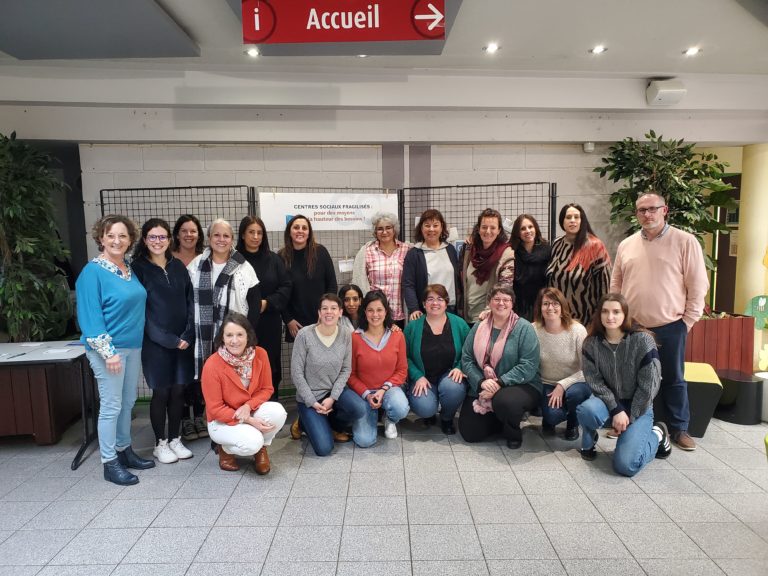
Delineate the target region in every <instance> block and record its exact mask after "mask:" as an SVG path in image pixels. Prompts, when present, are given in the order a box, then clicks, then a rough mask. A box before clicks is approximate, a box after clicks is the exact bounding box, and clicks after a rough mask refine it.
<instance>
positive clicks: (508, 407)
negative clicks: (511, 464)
mask: <svg viewBox="0 0 768 576" xmlns="http://www.w3.org/2000/svg"><path fill="white" fill-rule="evenodd" d="M474 400H475V398H471V397H469V396H467V397H466V398H465V399H464V403H463V404H462V405H461V412H459V432H460V433H461V436H462V437H463V438H464V440H465V441H467V442H482V441H483V440H486V439H487V438H488V437H489V436H492V435H493V434H497V433H499V432H501V434H502V435H503V436H504V438H505V439H507V440H522V438H523V434H522V432H521V431H520V421H521V420H522V419H523V414H525V413H526V412H530V411H532V410H533V409H535V408H536V407H537V406H538V405H539V402H540V401H541V394H540V393H539V391H538V390H536V388H534V387H533V386H531V385H530V384H519V385H517V386H505V387H504V388H502V389H501V390H499V391H498V392H496V395H495V396H494V397H493V400H491V405H492V406H493V412H489V413H488V414H478V413H477V412H475V411H474V409H473V408H472V402H473V401H474Z"/></svg>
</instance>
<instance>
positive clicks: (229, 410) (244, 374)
mask: <svg viewBox="0 0 768 576" xmlns="http://www.w3.org/2000/svg"><path fill="white" fill-rule="evenodd" d="M213 350H214V353H213V354H211V356H210V357H209V358H208V360H207V361H206V362H205V366H204V367H203V375H202V385H203V396H204V397H205V405H206V412H207V415H208V434H209V435H210V437H211V440H213V441H214V442H215V443H216V444H219V467H220V468H221V469H222V470H227V471H236V470H239V469H240V467H239V465H238V464H237V460H236V459H235V457H236V456H242V457H247V456H253V457H254V467H255V468H256V473H257V474H261V475H264V474H267V473H268V472H269V470H270V464H269V455H268V454H267V446H269V445H270V444H272V439H273V438H274V437H275V435H276V434H277V433H278V432H279V431H280V429H281V428H282V427H283V425H284V424H285V419H286V417H287V414H286V412H285V408H283V407H282V405H280V404H279V403H278V402H270V401H269V399H270V398H271V397H272V393H273V391H274V390H273V388H272V371H271V368H270V365H269V358H268V356H267V352H266V351H265V350H264V349H263V348H260V347H258V346H256V333H255V332H254V330H253V327H252V326H251V324H250V322H248V319H247V318H246V317H245V316H243V315H242V314H239V313H237V312H230V313H229V314H228V315H227V316H226V317H225V318H224V322H223V323H222V325H221V328H220V329H219V331H218V333H217V334H216V338H215V339H214V341H213Z"/></svg>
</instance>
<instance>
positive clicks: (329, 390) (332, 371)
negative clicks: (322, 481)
mask: <svg viewBox="0 0 768 576" xmlns="http://www.w3.org/2000/svg"><path fill="white" fill-rule="evenodd" d="M341 306H342V304H341V299H340V298H339V297H338V296H336V294H324V295H323V296H322V298H321V300H320V309H319V310H318V321H317V324H312V325H310V326H305V327H304V328H302V329H301V330H299V332H298V334H297V335H296V340H295V342H294V344H293V353H292V355H291V378H292V380H293V384H294V385H295V386H296V405H297V408H298V411H299V417H298V418H297V420H296V421H295V422H294V423H293V426H291V436H292V437H293V438H295V439H298V438H300V437H301V431H302V430H303V431H304V432H305V433H306V435H307V437H308V438H309V442H310V444H312V448H313V449H314V451H315V454H317V455H318V456H327V455H328V454H330V453H331V450H333V443H334V440H335V441H337V442H349V440H350V437H349V435H348V434H346V433H345V432H343V429H344V427H346V426H348V425H349V424H351V423H352V422H353V421H355V420H358V419H360V418H362V417H363V416H365V414H364V412H362V411H360V413H359V414H354V413H352V414H349V413H342V412H341V411H340V410H339V405H338V404H337V403H336V401H337V400H338V399H339V397H340V396H342V395H344V394H355V393H354V392H352V391H351V390H350V389H349V388H347V380H348V379H349V374H350V373H351V371H352V334H351V333H350V332H349V331H348V330H345V329H343V328H340V327H339V319H340V318H341V314H342V312H341ZM347 404H348V405H350V406H353V405H354V406H356V404H354V403H351V402H350V403H347Z"/></svg>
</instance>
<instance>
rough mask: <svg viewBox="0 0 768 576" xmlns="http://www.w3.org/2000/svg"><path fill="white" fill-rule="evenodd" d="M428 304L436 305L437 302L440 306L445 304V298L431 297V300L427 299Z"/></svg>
mask: <svg viewBox="0 0 768 576" xmlns="http://www.w3.org/2000/svg"><path fill="white" fill-rule="evenodd" d="M426 302H427V304H434V303H435V302H437V303H438V304H440V303H442V302H445V298H443V297H441V296H430V297H429V298H427V300H426Z"/></svg>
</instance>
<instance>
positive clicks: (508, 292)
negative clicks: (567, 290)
mask: <svg viewBox="0 0 768 576" xmlns="http://www.w3.org/2000/svg"><path fill="white" fill-rule="evenodd" d="M488 303H489V304H490V307H491V314H490V315H489V316H488V317H487V318H486V319H485V320H481V321H479V322H477V323H475V325H474V326H473V327H472V330H471V331H470V332H469V335H468V336H467V339H466V341H465V342H464V348H463V349H462V354H461V369H462V371H463V372H464V374H466V375H467V381H468V383H469V388H468V390H467V397H466V398H465V399H464V403H463V404H462V406H461V413H460V414H459V432H461V435H462V436H463V437H464V440H466V441H467V442H470V443H473V442H482V441H483V440H485V439H487V438H488V437H489V436H491V435H492V434H494V433H498V432H501V434H502V435H503V436H504V439H505V440H506V441H507V447H508V448H511V449H517V448H520V446H522V443H523V434H522V431H521V430H520V421H521V420H522V419H523V415H524V414H525V413H526V412H530V411H531V410H533V409H535V408H536V407H537V406H538V405H539V401H540V398H541V383H540V382H539V380H538V378H537V377H536V373H537V372H538V369H539V340H538V338H536V332H535V331H534V329H533V326H531V324H530V322H528V321H527V320H526V319H524V318H520V317H519V316H518V315H517V314H515V311H514V304H515V293H514V292H513V291H512V288H511V287H510V286H504V285H498V284H497V285H496V286H494V287H493V288H492V289H491V291H490V293H489V294H488Z"/></svg>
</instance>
